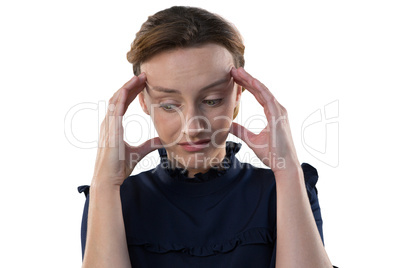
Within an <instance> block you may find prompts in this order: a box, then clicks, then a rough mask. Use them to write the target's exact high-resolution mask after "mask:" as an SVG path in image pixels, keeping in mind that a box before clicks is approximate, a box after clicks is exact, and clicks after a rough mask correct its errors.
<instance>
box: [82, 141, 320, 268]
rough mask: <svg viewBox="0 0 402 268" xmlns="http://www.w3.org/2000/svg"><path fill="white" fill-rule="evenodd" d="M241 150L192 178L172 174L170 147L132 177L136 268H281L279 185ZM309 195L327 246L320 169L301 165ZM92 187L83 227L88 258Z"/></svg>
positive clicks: (229, 145) (126, 202)
mask: <svg viewBox="0 0 402 268" xmlns="http://www.w3.org/2000/svg"><path fill="white" fill-rule="evenodd" d="M240 148H241V144H240V143H235V142H232V141H226V156H225V158H224V160H223V161H222V162H221V165H220V166H219V167H212V168H210V169H209V170H208V171H207V172H206V173H197V174H195V175H194V178H189V177H187V174H188V172H187V170H185V169H182V168H177V167H176V168H172V167H171V165H170V161H169V160H168V159H167V153H166V150H165V148H161V149H158V152H159V155H160V158H161V161H160V163H159V165H157V166H156V167H155V168H153V169H151V170H148V171H144V172H141V173H139V174H137V175H132V176H129V177H128V178H127V179H126V180H125V181H124V183H123V184H122V185H121V188H120V195H121V202H122V210H123V219H124V224H125V231H126V237H127V245H128V250H129V256H130V260H131V264H132V267H157V268H164V267H174V268H180V267H186V268H188V267H202V268H205V267H208V268H214V267H233V268H237V267H238V268H244V267H253V268H260V267H261V268H262V267H264V268H266V267H271V268H273V267H275V256H276V182H275V177H274V173H273V172H272V170H271V169H266V168H259V167H255V166H253V165H251V164H249V163H243V162H241V161H239V160H238V159H237V157H236V156H235V155H236V153H237V152H238V151H239V150H240ZM301 167H302V169H303V173H304V178H305V182H306V191H307V194H308V197H309V201H310V205H311V209H312V212H313V214H314V219H315V221H316V224H317V228H318V231H319V233H320V236H321V239H322V241H323V243H324V238H323V230H322V218H321V212H320V206H319V202H318V196H317V194H318V191H317V188H316V186H315V185H316V183H317V180H318V173H317V170H316V169H315V168H314V167H313V166H311V165H310V164H307V163H302V164H301ZM89 187H90V186H89V185H82V186H79V187H78V191H79V192H80V193H82V192H84V193H85V196H86V202H85V205H84V212H83V217H82V225H81V242H82V257H84V252H85V242H86V232H87V216H88V205H89Z"/></svg>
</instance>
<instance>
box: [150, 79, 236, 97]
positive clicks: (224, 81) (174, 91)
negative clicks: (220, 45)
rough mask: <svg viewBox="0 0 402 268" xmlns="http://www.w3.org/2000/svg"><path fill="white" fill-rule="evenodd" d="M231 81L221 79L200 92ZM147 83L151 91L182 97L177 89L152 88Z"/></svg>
mask: <svg viewBox="0 0 402 268" xmlns="http://www.w3.org/2000/svg"><path fill="white" fill-rule="evenodd" d="M231 79H232V78H231V77H230V78H229V79H228V78H227V77H225V78H223V79H220V80H218V81H215V82H213V83H212V84H210V85H208V86H205V87H203V88H201V89H200V91H204V90H207V89H209V88H212V87H215V86H217V85H220V84H223V83H228V82H229V81H230V80H231ZM145 83H146V84H147V86H148V87H149V88H150V89H152V90H155V91H160V92H165V93H173V94H179V95H181V92H180V91H179V90H177V89H171V88H164V87H159V86H154V87H151V86H150V85H149V84H148V82H145Z"/></svg>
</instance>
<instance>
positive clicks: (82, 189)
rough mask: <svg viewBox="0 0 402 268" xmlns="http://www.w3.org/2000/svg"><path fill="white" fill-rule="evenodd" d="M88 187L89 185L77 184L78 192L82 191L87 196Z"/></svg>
mask: <svg viewBox="0 0 402 268" xmlns="http://www.w3.org/2000/svg"><path fill="white" fill-rule="evenodd" d="M89 187H90V186H89V185H81V186H78V192H79V193H82V192H84V194H85V197H87V196H88V194H89Z"/></svg>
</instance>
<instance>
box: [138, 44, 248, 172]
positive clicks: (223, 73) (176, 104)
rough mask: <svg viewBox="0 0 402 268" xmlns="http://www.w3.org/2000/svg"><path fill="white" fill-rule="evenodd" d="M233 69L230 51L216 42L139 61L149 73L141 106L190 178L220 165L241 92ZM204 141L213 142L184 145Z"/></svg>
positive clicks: (168, 151)
mask: <svg viewBox="0 0 402 268" xmlns="http://www.w3.org/2000/svg"><path fill="white" fill-rule="evenodd" d="M232 67H234V63H233V58H232V55H231V54H230V52H229V51H228V50H227V49H226V48H224V47H222V46H219V45H216V44H206V45H203V46H201V47H198V48H185V49H176V50H172V51H167V52H163V53H160V54H157V55H155V56H154V57H152V58H151V59H149V60H148V61H146V62H144V63H143V64H142V65H141V71H142V72H145V73H146V77H147V86H146V88H145V89H144V90H143V91H142V92H141V94H140V95H139V101H140V104H141V107H142V108H143V110H144V112H146V113H147V114H149V115H150V116H151V118H152V120H153V122H154V125H155V129H156V131H157V132H158V135H159V138H160V140H161V142H162V144H163V145H164V147H165V148H166V151H167V153H168V158H169V160H171V161H172V162H173V163H174V164H175V165H176V166H178V167H182V168H186V169H188V171H189V177H191V176H192V175H193V174H196V173H197V172H203V173H204V172H205V171H206V170H208V169H209V168H210V167H212V166H216V165H218V164H219V163H220V162H221V161H222V159H223V157H224V156H225V154H226V149H225V144H226V138H227V136H228V134H229V128H230V126H231V123H232V120H233V112H234V108H235V106H236V105H237V104H238V103H239V101H240V96H241V86H239V85H237V84H236V83H234V81H233V78H232V77H231V75H230V70H231V68H232ZM201 140H209V141H210V142H209V143H207V144H203V145H199V146H198V147H196V148H195V149H194V146H193V147H191V146H183V145H180V143H190V144H191V143H192V142H193V143H194V142H197V141H201Z"/></svg>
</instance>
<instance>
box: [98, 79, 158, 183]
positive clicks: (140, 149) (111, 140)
mask: <svg viewBox="0 0 402 268" xmlns="http://www.w3.org/2000/svg"><path fill="white" fill-rule="evenodd" d="M145 81H146V75H145V73H142V74H140V75H139V76H138V77H137V76H134V77H133V78H131V79H130V80H129V81H128V82H127V83H125V84H124V85H123V86H122V87H121V88H120V89H119V90H118V91H117V92H116V93H114V95H113V97H112V98H111V99H110V100H109V106H108V109H107V113H106V116H105V119H104V120H103V122H102V124H101V130H100V140H99V142H98V152H97V156H96V163H95V171H94V176H93V178H92V184H91V185H92V186H93V185H94V184H96V185H100V184H102V185H106V186H121V185H122V184H123V182H124V180H125V179H126V178H127V177H128V176H130V175H131V173H132V171H133V169H134V168H135V166H136V165H137V164H138V162H140V161H141V159H142V158H144V157H145V156H146V155H147V154H149V153H150V152H152V151H154V150H156V149H158V148H162V147H163V146H162V143H161V141H160V139H159V137H156V138H152V139H149V140H147V141H146V142H144V143H143V144H141V145H139V146H130V145H129V144H128V143H126V142H125V141H124V139H123V137H124V135H123V133H124V129H123V124H122V121H123V115H124V114H125V113H126V111H127V108H128V106H129V105H130V103H131V102H132V101H133V100H134V99H135V98H136V97H137V95H138V94H139V93H140V92H141V91H142V90H143V89H144V87H145ZM152 145H154V146H152Z"/></svg>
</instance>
